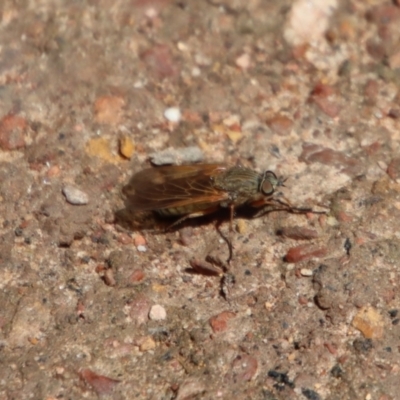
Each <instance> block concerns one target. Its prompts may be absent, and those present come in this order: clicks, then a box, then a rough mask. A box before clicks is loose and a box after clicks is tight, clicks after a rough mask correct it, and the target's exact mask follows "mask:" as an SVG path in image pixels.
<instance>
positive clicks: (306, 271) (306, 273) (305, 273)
mask: <svg viewBox="0 0 400 400" xmlns="http://www.w3.org/2000/svg"><path fill="white" fill-rule="evenodd" d="M300 273H301V275H302V276H313V270H312V269H308V268H302V269H301V270H300Z"/></svg>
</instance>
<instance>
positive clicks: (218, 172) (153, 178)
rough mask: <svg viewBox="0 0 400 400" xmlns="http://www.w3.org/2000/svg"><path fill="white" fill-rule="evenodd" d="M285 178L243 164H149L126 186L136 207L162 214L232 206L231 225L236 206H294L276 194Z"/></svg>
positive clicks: (187, 213)
mask: <svg viewBox="0 0 400 400" xmlns="http://www.w3.org/2000/svg"><path fill="white" fill-rule="evenodd" d="M283 184H284V180H283V179H282V178H278V177H277V176H276V175H275V174H274V173H273V172H272V171H266V172H263V173H258V172H256V171H254V170H252V169H249V168H245V167H242V166H235V167H227V166H225V165H222V164H194V165H179V166H163V167H158V168H148V169H145V170H143V171H140V172H138V173H137V174H136V175H134V176H133V177H132V178H131V180H130V182H129V183H128V184H127V185H126V186H125V187H124V188H123V193H124V194H125V196H126V197H127V202H128V204H129V207H130V208H132V210H133V211H155V212H156V213H158V214H159V215H161V216H168V217H180V218H179V219H178V220H177V221H175V222H174V223H173V224H172V225H171V226H174V225H177V224H179V223H181V222H182V221H184V220H185V219H187V218H196V217H200V216H203V215H207V214H211V213H214V212H216V211H218V209H221V208H229V210H230V227H231V230H232V221H233V216H234V211H235V209H236V208H237V207H241V206H244V205H248V206H251V207H257V208H263V207H265V206H267V205H279V206H280V207H281V209H282V207H284V208H283V209H288V210H290V209H291V206H290V205H289V204H288V203H286V202H284V201H281V200H277V199H274V198H273V194H274V192H275V190H276V188H277V187H279V186H284V185H283ZM257 214H258V213H257Z"/></svg>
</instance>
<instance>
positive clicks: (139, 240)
mask: <svg viewBox="0 0 400 400" xmlns="http://www.w3.org/2000/svg"><path fill="white" fill-rule="evenodd" d="M133 243H134V245H135V246H136V247H138V246H145V245H146V244H147V243H146V239H145V238H144V236H142V235H136V236H135V237H134V238H133Z"/></svg>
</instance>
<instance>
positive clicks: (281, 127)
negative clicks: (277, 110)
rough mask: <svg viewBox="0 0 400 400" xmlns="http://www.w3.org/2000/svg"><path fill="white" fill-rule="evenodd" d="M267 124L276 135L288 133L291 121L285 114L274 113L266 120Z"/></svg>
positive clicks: (291, 125) (291, 124) (290, 128)
mask: <svg viewBox="0 0 400 400" xmlns="http://www.w3.org/2000/svg"><path fill="white" fill-rule="evenodd" d="M267 124H268V126H269V127H270V128H271V129H272V131H273V132H274V133H276V134H278V135H281V136H284V135H288V134H289V133H290V131H291V130H292V127H293V121H292V120H291V119H290V118H288V117H286V116H285V115H276V116H274V117H273V118H271V119H269V120H268V121H267Z"/></svg>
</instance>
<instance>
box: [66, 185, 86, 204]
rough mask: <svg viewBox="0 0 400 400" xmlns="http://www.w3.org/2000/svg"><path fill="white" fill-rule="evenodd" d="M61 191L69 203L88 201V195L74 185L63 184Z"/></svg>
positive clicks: (84, 202)
mask: <svg viewBox="0 0 400 400" xmlns="http://www.w3.org/2000/svg"><path fill="white" fill-rule="evenodd" d="M62 192H63V194H64V196H65V198H66V199H67V201H68V203H70V204H74V205H83V204H87V203H89V196H88V195H87V194H86V193H85V192H83V191H82V190H80V189H78V188H76V187H75V186H71V185H65V186H64V187H63V190H62Z"/></svg>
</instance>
